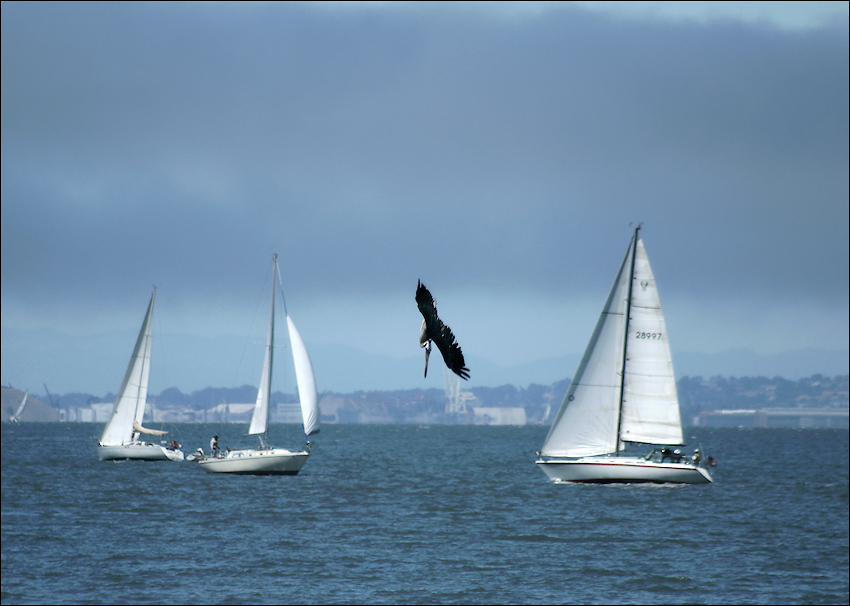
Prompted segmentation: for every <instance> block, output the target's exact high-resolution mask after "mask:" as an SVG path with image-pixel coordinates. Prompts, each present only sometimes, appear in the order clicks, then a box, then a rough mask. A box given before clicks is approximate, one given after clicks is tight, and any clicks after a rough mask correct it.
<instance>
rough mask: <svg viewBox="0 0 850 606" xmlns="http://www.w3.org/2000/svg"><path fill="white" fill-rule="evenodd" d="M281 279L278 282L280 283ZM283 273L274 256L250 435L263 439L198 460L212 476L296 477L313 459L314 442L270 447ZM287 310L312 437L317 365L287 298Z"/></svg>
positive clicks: (306, 430) (316, 412)
mask: <svg viewBox="0 0 850 606" xmlns="http://www.w3.org/2000/svg"><path fill="white" fill-rule="evenodd" d="M276 280H277V282H276ZM280 282H281V280H280V270H279V269H278V266H277V255H276V254H275V255H273V257H272V297H271V312H270V317H269V331H268V337H267V338H266V354H265V359H264V361H263V374H262V376H261V378H260V387H259V389H258V390H257V401H256V403H255V404H254V413H253V415H252V417H251V425H250V426H249V428H248V435H255V436H257V437H258V438H259V441H260V445H259V447H258V448H245V449H239V450H228V451H227V452H224V453H210V455H208V456H203V457H199V458H197V459H195V460H197V462H198V464H199V465H200V466H201V469H203V470H204V471H208V472H210V473H240V474H255V475H271V474H274V475H295V474H297V473H298V472H299V471H301V468H302V467H303V466H304V463H306V462H307V457H308V456H310V442H309V441H307V444H306V446H305V448H304V449H303V450H290V449H288V448H272V447H271V446H269V444H268V430H269V405H270V401H271V385H272V362H273V360H274V302H275V287H276V284H277V283H280ZM281 298H282V299H283V309H284V314H285V315H286V325H287V328H288V330H289V342H290V344H291V346H292V357H293V360H294V363H295V380H296V383H297V385H298V396H299V399H300V401H301V417H302V420H303V421H304V435H305V437H307V438H309V437H310V436H311V435H313V434H315V433H318V432H319V404H318V396H317V393H316V380H315V378H314V377H313V365H312V364H311V363H310V356H309V355H308V354H307V348H306V347H305V346H304V341H302V340H301V335H299V334H298V330H296V328H295V324H294V323H293V322H292V318H290V317H289V313H288V312H287V311H286V299H285V298H283V289H282V288H281Z"/></svg>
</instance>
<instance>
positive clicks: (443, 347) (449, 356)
mask: <svg viewBox="0 0 850 606" xmlns="http://www.w3.org/2000/svg"><path fill="white" fill-rule="evenodd" d="M437 323H438V324H439V330H438V333H437V334H436V335H434V336H433V337H432V340H433V341H434V343H436V344H437V347H438V348H439V349H440V353H441V354H443V360H444V361H445V363H446V366H448V367H449V368H450V369H451V371H452V372H454V373H455V374H456V375H457V376H459V377H460V378H461V379H468V378H469V369H468V368H467V367H466V362H464V359H463V352H462V351H461V350H460V345H458V344H457V340H456V339H455V336H454V333H452V329H451V328H449V327H448V326H446V325H445V324H443V321H442V320H440V319H439V318H437Z"/></svg>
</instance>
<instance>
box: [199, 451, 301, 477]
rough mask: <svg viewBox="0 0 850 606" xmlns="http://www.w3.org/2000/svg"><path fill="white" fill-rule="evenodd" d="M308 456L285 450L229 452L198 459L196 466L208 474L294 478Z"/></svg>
mask: <svg viewBox="0 0 850 606" xmlns="http://www.w3.org/2000/svg"><path fill="white" fill-rule="evenodd" d="M308 456H310V453H308V452H305V451H303V450H295V451H293V450H287V449H286V448H269V449H265V450H254V449H245V450H231V451H230V452H228V453H227V454H226V455H225V456H222V457H216V458H204V459H199V460H198V465H200V466H201V469H203V470H204V471H208V472H210V473H244V474H254V475H290V476H294V475H295V474H297V473H298V472H299V471H301V468H302V467H303V466H304V463H306V462H307V457H308Z"/></svg>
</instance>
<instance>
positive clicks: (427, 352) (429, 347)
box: [425, 341, 431, 377]
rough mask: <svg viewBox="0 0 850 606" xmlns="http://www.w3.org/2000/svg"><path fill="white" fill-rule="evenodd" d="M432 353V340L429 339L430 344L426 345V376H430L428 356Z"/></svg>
mask: <svg viewBox="0 0 850 606" xmlns="http://www.w3.org/2000/svg"><path fill="white" fill-rule="evenodd" d="M430 355H431V342H430V341H428V344H427V345H426V346H425V377H427V376H428V356H430Z"/></svg>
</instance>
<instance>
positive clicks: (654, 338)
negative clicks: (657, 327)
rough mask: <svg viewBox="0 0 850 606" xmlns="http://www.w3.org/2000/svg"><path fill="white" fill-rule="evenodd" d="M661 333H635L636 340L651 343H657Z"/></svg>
mask: <svg viewBox="0 0 850 606" xmlns="http://www.w3.org/2000/svg"><path fill="white" fill-rule="evenodd" d="M661 335H662V333H660V332H636V333H635V338H636V339H649V340H651V341H657V340H658V339H660V338H661Z"/></svg>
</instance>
